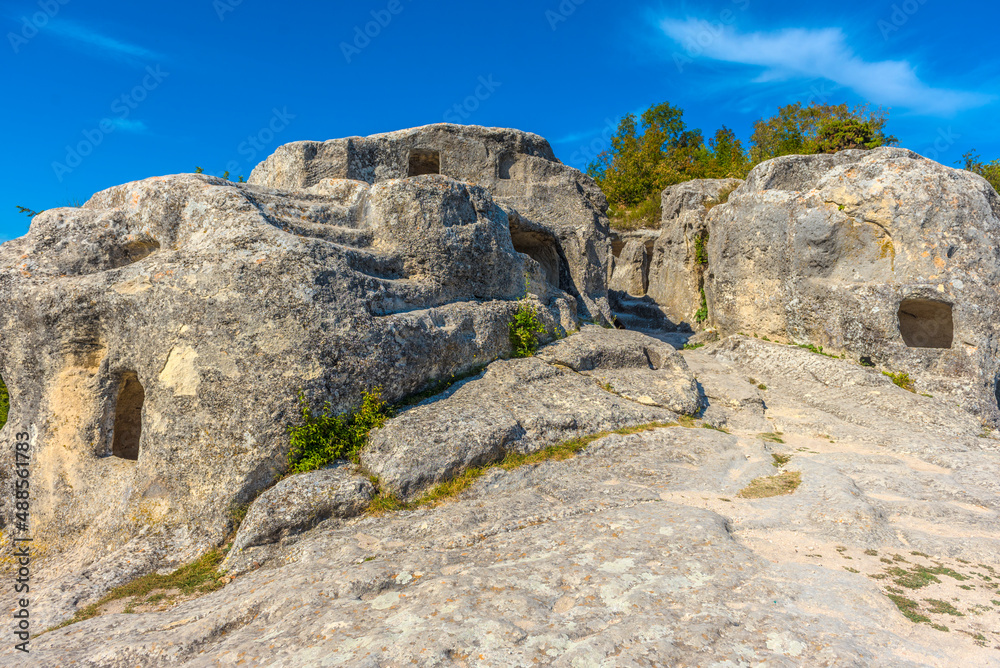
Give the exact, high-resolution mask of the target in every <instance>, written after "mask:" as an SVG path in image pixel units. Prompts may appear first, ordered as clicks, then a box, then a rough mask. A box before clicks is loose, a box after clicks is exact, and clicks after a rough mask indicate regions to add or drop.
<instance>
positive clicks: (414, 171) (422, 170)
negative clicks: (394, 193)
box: [408, 148, 441, 176]
mask: <svg viewBox="0 0 1000 668" xmlns="http://www.w3.org/2000/svg"><path fill="white" fill-rule="evenodd" d="M440 173H441V152H440V151H434V150H431V149H421V148H418V149H414V150H412V151H410V171H409V174H408V175H409V176H423V175H424V174H440Z"/></svg>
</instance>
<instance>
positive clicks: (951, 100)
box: [661, 18, 995, 114]
mask: <svg viewBox="0 0 1000 668" xmlns="http://www.w3.org/2000/svg"><path fill="white" fill-rule="evenodd" d="M706 26H707V23H706V22H704V21H700V20H698V19H693V18H689V19H687V20H683V21H681V20H676V19H667V20H665V21H663V22H662V23H661V27H662V28H663V31H664V32H665V33H666V34H667V35H668V36H669V37H670V38H671V39H673V40H674V41H676V42H678V43H679V44H681V45H689V44H695V45H697V49H692V50H691V51H692V52H694V53H698V54H699V55H700V56H702V57H706V58H710V59H712V60H717V61H722V62H729V63H740V64H744V65H753V66H758V67H762V68H764V71H763V72H761V73H760V75H759V76H758V77H757V78H756V80H755V81H757V82H770V81H785V80H789V79H798V78H809V79H815V78H823V79H827V80H829V81H832V82H834V83H836V84H838V85H841V86H844V87H845V88H849V89H851V90H853V91H854V92H856V93H857V94H859V95H861V96H862V97H864V98H866V99H868V100H870V101H872V102H874V103H876V104H884V105H893V106H899V107H903V108H907V109H911V110H913V111H915V112H919V113H925V114H952V113H955V112H957V111H961V110H964V109H971V108H974V107H979V106H982V105H984V104H988V103H989V102H991V101H992V100H994V99H995V97H994V96H991V95H985V94H982V93H976V92H969V91H960V90H952V89H946V88H935V87H932V86H929V85H927V84H925V83H924V82H923V81H921V80H920V78H919V77H918V76H917V73H916V70H915V68H914V67H913V66H912V65H911V64H910V63H909V62H907V61H905V60H883V61H876V62H869V61H866V60H864V59H863V58H861V57H860V56H858V55H857V54H855V53H854V50H853V49H851V48H850V47H849V46H848V45H847V39H846V37H845V35H844V33H843V31H841V30H840V28H824V29H787V30H780V31H775V32H755V33H739V32H737V31H736V30H734V29H733V28H732V27H729V26H718V25H716V26H713V27H710V28H707V27H706ZM706 35H710V36H711V39H706V37H705V36H706Z"/></svg>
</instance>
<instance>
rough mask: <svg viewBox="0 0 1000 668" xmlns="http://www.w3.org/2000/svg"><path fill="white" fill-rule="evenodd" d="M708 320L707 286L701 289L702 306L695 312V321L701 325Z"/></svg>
mask: <svg viewBox="0 0 1000 668" xmlns="http://www.w3.org/2000/svg"><path fill="white" fill-rule="evenodd" d="M707 320H708V297H707V296H705V288H702V289H701V307H700V308H699V309H698V310H697V312H695V314H694V321H695V322H697V323H698V324H699V325H700V324H701V323H703V322H705V321H707Z"/></svg>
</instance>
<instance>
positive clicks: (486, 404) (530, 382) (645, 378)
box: [361, 326, 701, 500]
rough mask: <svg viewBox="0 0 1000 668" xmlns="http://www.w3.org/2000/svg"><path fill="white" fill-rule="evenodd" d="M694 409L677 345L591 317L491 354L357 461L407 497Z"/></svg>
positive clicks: (693, 388) (378, 434) (383, 433)
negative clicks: (482, 469) (592, 321)
mask: <svg viewBox="0 0 1000 668" xmlns="http://www.w3.org/2000/svg"><path fill="white" fill-rule="evenodd" d="M577 372H586V373H577ZM700 408H701V396H700V394H699V392H698V387H697V383H696V381H695V379H694V377H693V376H692V375H691V372H690V370H689V369H688V368H687V364H686V363H685V362H684V359H683V358H682V357H681V356H680V355H679V354H678V353H677V351H676V350H675V349H674V348H673V347H671V346H670V345H668V344H666V343H662V342H660V341H658V340H656V339H653V338H650V337H648V336H644V335H642V334H639V333H638V332H628V331H623V330H614V329H604V328H601V327H595V326H590V327H584V328H583V330H582V331H581V332H580V333H579V334H575V335H573V336H570V337H569V338H567V339H564V340H562V341H559V342H557V343H555V344H552V345H550V346H548V347H546V348H544V349H543V350H541V351H540V352H539V354H538V355H537V356H536V357H534V358H529V359H520V360H507V361H499V362H494V363H493V364H491V365H490V366H489V368H488V369H487V370H486V371H485V373H484V374H483V375H482V376H481V377H477V378H473V379H470V380H467V381H464V382H463V383H461V384H460V385H458V386H456V387H454V388H452V389H451V390H450V391H449V392H447V393H446V394H444V395H442V396H440V397H436V398H434V399H432V400H430V401H427V402H424V403H423V404H421V405H418V406H416V407H414V408H412V409H410V410H408V411H406V412H404V413H403V414H401V415H399V416H398V417H396V418H394V419H393V420H390V421H389V423H388V424H387V425H386V426H385V427H383V428H382V429H379V430H377V431H375V432H373V433H372V435H371V440H370V443H369V445H368V446H367V447H366V448H365V449H364V450H363V451H362V453H361V463H362V465H363V466H364V467H365V468H366V469H367V470H368V471H370V472H371V473H373V474H375V475H377V476H378V479H379V483H380V484H381V486H382V488H383V489H384V490H388V491H390V492H392V493H393V494H395V495H397V496H399V497H400V498H402V499H405V500H412V499H414V498H416V497H418V496H419V495H420V494H421V493H423V492H425V491H427V490H428V489H429V488H430V487H432V486H433V485H435V484H438V483H441V482H445V481H447V480H449V479H451V478H454V477H456V476H458V475H459V474H461V472H462V471H464V470H465V469H467V468H471V467H476V466H483V465H487V464H492V463H495V462H497V461H500V460H501V459H503V458H504V457H505V456H506V455H507V454H508V453H512V452H516V453H521V454H525V453H532V452H537V451H539V450H541V449H543V448H546V447H548V446H551V445H556V444H558V443H560V442H563V441H568V440H571V439H574V438H579V437H581V436H587V435H590V434H595V433H598V432H601V431H609V430H614V429H619V428H622V427H630V426H635V425H640V424H646V423H650V422H665V421H670V420H673V419H674V418H676V414H677V413H688V414H690V413H696V412H698V410H699V409H700Z"/></svg>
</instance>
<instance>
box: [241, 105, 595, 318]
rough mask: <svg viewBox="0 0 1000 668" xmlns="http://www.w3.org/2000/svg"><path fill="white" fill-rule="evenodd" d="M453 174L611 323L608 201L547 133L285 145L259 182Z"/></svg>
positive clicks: (517, 243)
mask: <svg viewBox="0 0 1000 668" xmlns="http://www.w3.org/2000/svg"><path fill="white" fill-rule="evenodd" d="M419 174H444V175H446V176H450V177H452V178H454V179H457V180H459V181H465V182H469V183H475V184H477V185H479V186H482V187H483V188H485V189H486V190H487V191H488V192H489V193H490V194H491V195H492V196H493V199H494V200H495V201H496V202H497V203H499V204H500V205H501V206H504V207H505V208H509V209H510V208H512V209H514V210H516V215H515V216H512V219H511V236H512V237H513V242H514V247H515V248H516V249H517V250H518V251H520V252H522V253H525V254H527V255H529V256H531V257H532V258H534V259H535V260H537V261H538V263H539V264H540V265H541V266H542V267H543V268H544V271H545V273H546V274H547V275H548V277H549V280H550V282H551V283H552V284H553V285H555V286H557V287H558V288H560V289H562V290H564V291H566V292H569V293H570V294H572V295H574V296H575V297H577V300H578V307H579V313H580V316H581V317H582V318H584V319H594V320H598V321H601V322H605V321H607V320H608V319H609V318H610V315H611V314H610V310H609V306H608V301H607V271H608V263H609V258H610V244H609V242H608V219H607V216H606V215H605V212H606V211H607V208H608V205H607V200H606V199H605V197H604V194H603V193H602V192H601V190H600V188H598V186H597V184H596V183H594V181H593V179H591V178H589V177H587V176H586V175H584V174H582V173H580V171H578V170H576V169H574V168H572V167H567V166H566V165H563V164H562V163H561V162H559V161H558V160H557V159H556V157H555V155H554V154H553V152H552V148H551V147H550V146H549V143H548V142H547V141H545V139H543V138H542V137H539V136H538V135H535V134H531V133H527V132H520V131H517V130H508V129H502V128H483V127H476V126H462V125H451V124H445V123H441V124H437V125H428V126H425V127H420V128H413V129H410V130H402V131H399V132H390V133H386V134H379V135H372V136H371V137H348V138H345V139H334V140H330V141H325V142H318V141H299V142H294V143H291V144H285V145H284V146H281V147H279V148H278V149H277V150H276V151H275V152H274V154H273V155H271V156H270V157H269V158H267V159H266V160H265V161H264V162H262V163H261V164H260V165H258V166H257V168H256V169H254V171H253V173H252V174H251V175H250V183H252V184H256V185H261V186H266V187H268V188H279V189H282V190H300V189H303V188H308V187H311V186H313V185H315V184H317V183H319V182H321V181H323V180H324V179H330V178H335V179H353V180H356V181H362V182H365V183H370V184H377V183H380V182H382V181H386V180H394V179H402V178H406V177H407V176H416V175H419Z"/></svg>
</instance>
